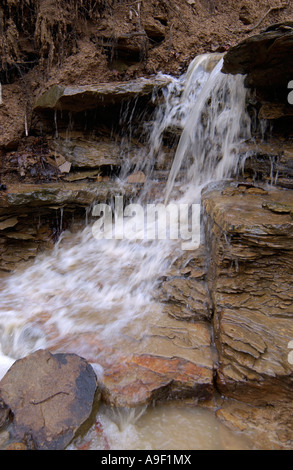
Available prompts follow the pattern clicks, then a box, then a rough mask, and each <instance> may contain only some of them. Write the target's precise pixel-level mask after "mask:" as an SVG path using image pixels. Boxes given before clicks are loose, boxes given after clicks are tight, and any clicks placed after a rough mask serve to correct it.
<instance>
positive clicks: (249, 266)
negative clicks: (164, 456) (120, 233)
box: [204, 189, 293, 405]
mask: <svg viewBox="0 0 293 470" xmlns="http://www.w3.org/2000/svg"><path fill="white" fill-rule="evenodd" d="M226 191H227V190H225V191H223V192H221V191H215V192H211V193H208V194H206V195H205V196H204V207H205V211H206V215H207V219H206V220H207V221H206V228H207V233H209V234H210V235H209V249H210V253H211V263H210V273H209V279H210V290H211V292H212V296H213V303H214V306H215V307H214V308H215V315H214V320H213V324H214V331H215V341H216V346H217V350H218V353H219V368H218V371H217V386H218V389H219V391H220V393H221V394H223V395H225V396H228V397H232V398H235V399H239V397H241V400H243V401H246V402H249V403H251V404H252V403H253V404H254V405H255V404H265V403H271V402H273V401H279V402H290V401H292V398H293V387H292V385H293V368H292V365H291V364H290V363H289V361H288V353H289V350H288V344H289V342H290V341H291V340H292V338H293V325H292V316H293V309H292V305H293V302H292V301H293V297H292V288H291V286H292V282H293V271H292V262H291V260H292V249H293V243H292V241H293V219H292V216H291V214H290V209H289V208H290V207H291V206H292V203H293V192H292V191H290V190H287V191H286V190H278V189H272V190H268V191H267V192H264V193H263V194H262V195H260V194H249V193H248V192H246V193H242V194H239V193H237V192H236V193H235V194H234V195H232V196H231V195H230V196H228V195H227V192H226ZM284 206H286V207H287V211H283V212H282V211H280V212H278V211H277V210H274V208H275V207H284ZM272 208H273V210H271V209H272Z"/></svg>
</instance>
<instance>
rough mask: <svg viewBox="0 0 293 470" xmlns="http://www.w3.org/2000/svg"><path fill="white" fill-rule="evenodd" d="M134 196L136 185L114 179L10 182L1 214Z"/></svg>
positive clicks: (1, 204) (87, 204)
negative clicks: (124, 183)
mask: <svg viewBox="0 0 293 470" xmlns="http://www.w3.org/2000/svg"><path fill="white" fill-rule="evenodd" d="M123 194H124V195H125V196H126V197H127V196H130V195H132V196H134V195H136V194H137V188H136V187H134V186H133V185H130V184H129V185H124V186H123V188H122V187H121V184H118V183H115V182H113V181H104V180H103V181H102V182H98V183H94V182H88V181H85V182H83V181H77V182H67V183H66V184H65V183H63V182H58V183H43V184H18V185H10V186H9V191H8V192H7V193H5V194H3V196H2V197H1V201H0V216H1V215H3V214H8V213H11V211H15V212H18V211H20V210H21V209H25V210H27V209H28V208H29V210H30V211H33V210H34V209H36V208H38V209H39V208H42V207H43V208H44V207H51V206H59V207H65V206H72V205H73V206H75V207H76V206H77V205H78V206H79V207H88V206H90V205H91V204H92V203H94V202H97V201H103V202H105V201H108V200H110V197H111V196H115V195H119V196H121V195H123Z"/></svg>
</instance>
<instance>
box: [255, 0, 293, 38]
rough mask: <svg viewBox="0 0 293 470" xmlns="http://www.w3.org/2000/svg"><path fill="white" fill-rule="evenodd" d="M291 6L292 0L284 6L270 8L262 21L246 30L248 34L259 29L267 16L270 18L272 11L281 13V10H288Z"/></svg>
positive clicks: (288, 0)
mask: <svg viewBox="0 0 293 470" xmlns="http://www.w3.org/2000/svg"><path fill="white" fill-rule="evenodd" d="M289 5H290V0H287V2H286V3H283V4H282V5H279V6H277V7H270V8H269V9H268V11H267V12H266V13H265V14H264V15H263V16H262V17H261V19H260V20H259V21H258V22H257V23H256V25H254V26H253V27H252V28H249V29H248V30H246V32H248V33H251V32H252V31H254V30H255V29H256V28H258V27H259V26H260V25H261V23H262V22H263V21H264V20H265V19H266V17H267V16H269V14H270V13H272V11H279V10H284V9H285V8H288V6H289Z"/></svg>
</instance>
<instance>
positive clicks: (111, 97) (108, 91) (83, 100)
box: [34, 77, 170, 112]
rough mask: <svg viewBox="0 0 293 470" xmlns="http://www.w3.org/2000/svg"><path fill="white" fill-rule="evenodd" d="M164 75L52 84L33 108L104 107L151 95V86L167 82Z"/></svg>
mask: <svg viewBox="0 0 293 470" xmlns="http://www.w3.org/2000/svg"><path fill="white" fill-rule="evenodd" d="M169 81H170V80H168V79H165V78H158V77H154V78H148V79H146V78H139V79H136V80H133V81H127V82H113V83H100V84H98V85H96V86H89V85H86V86H74V87H66V86H62V85H54V86H52V87H51V88H49V89H48V90H46V91H45V92H44V93H43V94H41V95H40V96H39V97H38V99H37V101H36V103H35V105H34V110H35V111H39V110H44V109H60V110H67V111H72V112H82V111H86V110H88V109H95V108H98V107H105V106H109V105H111V104H116V103H121V101H123V100H125V99H127V100H130V99H131V98H137V96H146V95H151V94H152V92H153V91H154V89H160V88H162V87H164V86H166V85H167V84H168V83H169Z"/></svg>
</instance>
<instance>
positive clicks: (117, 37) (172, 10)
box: [0, 0, 293, 148]
mask: <svg viewBox="0 0 293 470" xmlns="http://www.w3.org/2000/svg"><path fill="white" fill-rule="evenodd" d="M290 17H291V18H292V17H293V5H292V4H290V2H288V4H285V3H284V4H282V5H281V6H280V2H277V1H272V2H270V5H268V2H267V1H266V0H261V1H258V2H255V1H253V0H242V1H241V2H235V0H229V1H227V2H221V1H220V0H168V1H165V0H160V1H158V0H141V1H125V0H98V1H94V0H69V1H66V2H65V1H57V0H3V1H2V2H1V6H0V81H1V83H2V105H0V126H1V135H0V147H2V148H7V147H8V148H11V147H12V148H15V147H17V145H18V143H19V142H20V139H21V137H23V136H25V133H26V131H27V132H29V127H30V117H31V108H32V103H33V101H34V99H35V96H36V95H38V93H39V92H40V90H43V89H44V88H46V86H49V85H52V84H53V83H63V84H66V85H72V84H78V85H84V84H97V83H101V82H108V81H113V80H128V79H130V78H131V79H132V78H136V77H139V76H148V75H150V74H154V73H157V72H159V71H161V72H164V73H169V74H174V75H178V74H179V73H182V72H183V71H184V70H186V68H187V66H188V64H189V63H190V61H191V60H192V58H193V57H194V56H195V55H197V54H199V53H203V52H215V51H221V52H224V51H226V50H228V49H229V48H230V46H232V45H235V44H236V43H237V42H239V41H240V40H242V39H244V38H246V37H248V36H249V35H251V34H255V33H256V32H258V31H260V30H261V29H263V28H265V27H267V26H268V25H270V24H272V23H277V22H281V21H285V20H288V19H290Z"/></svg>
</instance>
